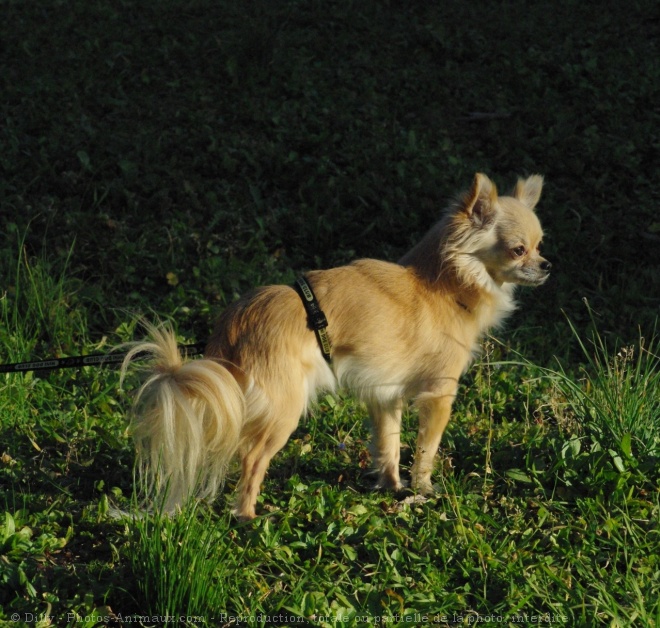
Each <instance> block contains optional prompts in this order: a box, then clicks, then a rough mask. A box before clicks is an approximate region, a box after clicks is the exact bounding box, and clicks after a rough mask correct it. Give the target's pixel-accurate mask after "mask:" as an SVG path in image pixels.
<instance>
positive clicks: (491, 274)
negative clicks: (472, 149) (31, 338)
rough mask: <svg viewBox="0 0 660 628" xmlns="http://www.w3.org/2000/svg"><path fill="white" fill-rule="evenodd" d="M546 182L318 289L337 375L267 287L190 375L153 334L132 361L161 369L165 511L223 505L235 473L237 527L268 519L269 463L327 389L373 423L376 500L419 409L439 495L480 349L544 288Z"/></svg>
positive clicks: (289, 294)
mask: <svg viewBox="0 0 660 628" xmlns="http://www.w3.org/2000/svg"><path fill="white" fill-rule="evenodd" d="M542 184H543V179H542V177H540V176H538V175H535V176H532V177H529V178H528V179H525V180H520V181H518V184H517V185H516V187H515V189H514V191H513V194H512V196H506V197H500V196H498V194H497V190H496V188H495V185H494V184H493V183H492V182H491V181H490V179H488V177H486V176H485V175H482V174H477V175H476V176H475V179H474V182H473V184H472V187H471V189H470V190H469V191H468V192H467V193H466V194H465V195H464V196H463V197H462V198H461V199H460V200H459V201H457V202H456V204H455V205H454V206H453V207H451V208H449V209H448V210H447V212H446V213H445V215H444V217H443V218H442V219H441V221H440V222H439V223H438V224H437V225H436V226H435V227H433V228H432V229H431V230H430V231H429V233H428V234H427V235H426V237H425V238H424V239H423V240H422V241H421V242H420V243H419V244H418V245H417V246H415V247H414V248H413V249H412V250H411V251H410V252H409V253H407V254H406V255H405V256H404V257H403V258H402V259H401V260H400V261H399V263H398V264H392V263H388V262H382V261H376V260H370V259H364V260H359V261H356V262H354V263H352V264H350V265H348V266H342V267H340V268H333V269H331V270H321V271H313V272H310V273H308V274H307V279H308V281H309V282H310V284H311V286H312V287H313V290H314V292H315V294H316V296H317V298H318V300H319V303H320V306H321V308H322V309H323V311H324V312H325V314H326V316H327V319H328V333H329V336H330V339H331V342H332V363H331V364H330V365H329V364H328V363H326V362H325V360H324V359H323V357H322V354H321V351H320V349H319V346H318V344H317V340H316V337H315V335H314V333H313V332H312V331H311V330H310V329H309V327H308V324H307V316H306V313H305V309H304V307H303V304H302V301H301V299H300V297H299V296H298V294H297V293H296V292H295V291H294V290H293V288H291V287H289V286H269V287H265V288H258V289H256V290H254V291H252V292H251V293H249V294H247V295H245V296H244V297H243V298H241V299H240V300H239V301H237V302H236V303H234V304H233V305H231V306H230V307H229V308H228V309H227V310H226V311H225V312H224V313H223V314H222V315H221V316H220V318H219V320H218V322H217V324H216V327H215V330H214V332H213V334H212V337H211V339H210V340H209V342H208V345H207V347H206V352H205V358H204V359H201V360H193V361H188V362H184V361H183V360H182V358H181V356H180V354H179V351H178V349H177V346H176V341H175V338H174V335H173V334H172V332H171V331H170V330H168V329H167V328H165V327H159V328H152V329H151V336H152V337H151V339H150V340H149V341H147V342H145V343H139V344H137V345H136V346H135V347H134V348H133V350H132V351H131V352H130V354H129V356H128V357H127V360H126V362H125V364H124V372H125V370H126V367H127V365H128V363H129V361H130V360H131V358H132V357H134V356H135V354H137V353H139V352H144V351H148V352H151V353H152V354H153V356H154V365H153V370H152V372H151V374H150V375H149V376H148V378H147V380H146V381H145V382H144V384H143V385H142V387H141V388H140V390H139V392H138V394H137V399H136V415H135V416H136V418H135V421H134V426H133V433H134V436H135V439H136V441H137V446H138V455H139V460H140V461H141V468H142V470H143V472H144V473H145V475H146V478H147V480H148V482H149V483H150V485H151V488H152V489H153V491H154V492H155V493H156V495H159V496H160V498H161V499H162V496H163V495H164V494H166V495H167V497H166V498H165V499H164V502H163V504H162V505H163V506H164V507H165V508H166V509H172V508H175V507H176V506H177V505H178V504H180V503H182V501H184V500H185V499H187V498H188V497H189V496H192V495H198V496H205V497H212V496H214V495H215V494H216V492H217V490H218V488H219V487H220V486H221V484H222V481H223V479H224V476H225V473H226V470H227V468H228V465H229V463H230V461H231V460H232V459H234V458H236V457H238V458H239V459H240V462H241V466H242V474H241V478H240V481H239V485H238V488H237V502H236V507H235V512H236V514H237V516H238V517H239V518H242V519H250V518H252V517H254V516H255V503H256V499H257V495H258V493H259V490H260V485H261V483H262V481H263V479H264V476H265V474H266V470H267V468H268V465H269V463H270V460H271V458H272V457H273V456H274V455H275V454H276V453H277V452H278V451H279V450H280V449H281V448H282V447H283V446H284V445H285V443H286V442H287V440H288V438H289V436H290V435H291V433H292V432H293V431H294V430H295V428H296V426H297V425H298V421H299V419H300V417H301V415H303V414H304V413H305V411H306V409H307V408H308V406H309V404H310V403H311V402H313V400H314V399H315V397H316V395H317V394H318V392H319V391H320V390H333V389H334V388H336V387H337V386H340V387H342V388H346V389H348V390H350V391H352V392H353V394H355V395H356V396H357V397H358V398H359V399H360V400H362V401H363V402H364V403H365V404H366V405H367V407H368V409H369V413H370V415H371V418H372V421H373V436H374V442H373V447H372V453H373V458H374V464H375V468H376V471H377V473H378V486H379V487H381V488H385V489H393V490H399V489H401V488H402V487H403V483H402V481H401V479H400V477H399V448H400V439H399V433H400V430H401V411H402V408H403V405H404V403H405V402H406V401H407V400H411V399H412V400H414V402H415V405H416V406H417V407H418V408H419V417H420V419H419V420H420V426H419V435H418V441H417V452H416V456H415V461H414V464H413V466H412V472H411V475H412V487H413V488H414V489H415V490H418V491H420V492H422V493H430V492H431V491H432V490H433V489H432V485H431V472H432V470H433V463H434V458H435V454H436V452H437V450H438V446H439V444H440V438H441V436H442V433H443V431H444V429H445V427H446V425H447V423H448V421H449V416H450V411H451V405H452V402H453V400H454V397H455V396H456V390H457V386H458V379H459V377H460V376H461V374H462V373H463V372H464V371H465V369H466V368H467V366H468V364H469V362H470V360H471V357H472V354H473V352H474V351H475V348H476V346H477V343H478V341H479V339H480V337H481V336H482V335H483V334H484V333H485V332H486V330H488V329H489V328H490V327H492V326H494V325H497V324H499V323H500V322H501V321H502V320H503V319H504V317H505V316H506V315H507V314H509V313H510V312H511V311H512V310H513V309H514V303H513V299H512V295H513V289H514V286H515V284H525V285H540V284H541V283H543V282H544V281H545V280H546V278H547V276H548V272H549V269H550V264H549V262H547V260H545V259H543V258H542V257H541V256H540V254H539V251H538V246H539V243H540V241H541V237H542V231H541V226H540V223H539V221H538V219H537V218H536V215H535V214H534V211H533V209H534V207H535V206H536V204H537V202H538V200H539V197H540V195H541V188H542Z"/></svg>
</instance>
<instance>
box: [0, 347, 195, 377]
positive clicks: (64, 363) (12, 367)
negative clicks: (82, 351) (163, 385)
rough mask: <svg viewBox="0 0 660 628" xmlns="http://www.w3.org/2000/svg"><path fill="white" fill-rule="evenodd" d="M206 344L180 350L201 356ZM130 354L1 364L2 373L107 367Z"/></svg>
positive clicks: (99, 354) (98, 354)
mask: <svg viewBox="0 0 660 628" xmlns="http://www.w3.org/2000/svg"><path fill="white" fill-rule="evenodd" d="M205 347H206V343H205V342H198V343H196V344H194V345H180V347H179V348H180V349H181V350H182V351H183V352H184V353H185V354H186V355H187V356H193V355H200V354H202V353H204V348H205ZM127 355H128V353H108V354H103V353H95V354H92V355H75V356H71V357H69V358H52V359H50V360H42V361H40V362H15V363H14V364H0V373H27V372H28V371H53V370H56V369H72V368H80V367H81V366H105V365H107V364H117V363H120V362H123V361H124V358H125V357H126V356H127ZM146 357H148V353H144V355H142V354H139V353H138V354H137V355H136V356H135V359H136V360H140V359H144V358H146Z"/></svg>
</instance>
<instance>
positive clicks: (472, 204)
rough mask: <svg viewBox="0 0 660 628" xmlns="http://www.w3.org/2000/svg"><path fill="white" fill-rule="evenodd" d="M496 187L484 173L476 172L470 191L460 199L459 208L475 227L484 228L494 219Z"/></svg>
mask: <svg viewBox="0 0 660 628" xmlns="http://www.w3.org/2000/svg"><path fill="white" fill-rule="evenodd" d="M496 204H497V188H496V187H495V184H494V183H493V182H492V181H491V180H490V179H489V178H488V177H487V176H486V175H485V174H481V173H480V172H478V173H477V174H475V175H474V181H473V182H472V187H471V188H470V191H469V192H467V193H466V194H465V196H464V197H463V198H462V200H461V208H462V210H463V211H464V212H465V213H466V214H467V215H468V217H469V218H470V221H471V222H472V224H473V225H474V226H475V227H477V228H485V227H487V226H488V225H490V224H491V223H492V222H493V220H494V219H495V212H496V211H497V210H496Z"/></svg>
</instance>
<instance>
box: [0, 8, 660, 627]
mask: <svg viewBox="0 0 660 628" xmlns="http://www.w3.org/2000/svg"><path fill="white" fill-rule="evenodd" d="M2 8H3V20H2V23H1V24H0V40H1V41H2V42H3V52H4V54H3V55H2V58H0V77H2V78H0V81H2V93H3V98H2V99H1V101H2V102H0V112H1V113H2V117H1V118H0V119H1V120H2V124H1V125H0V148H2V150H0V165H1V167H2V171H3V175H2V177H0V214H1V215H2V218H3V220H2V222H0V279H1V282H0V360H2V362H13V361H24V360H28V359H43V358H46V357H49V356H52V355H75V354H78V353H83V352H84V353H92V352H100V351H106V350H110V348H111V347H113V346H116V345H118V344H120V343H122V342H124V341H126V340H129V339H132V338H133V334H134V333H135V331H134V329H135V324H134V323H135V320H136V319H137V317H138V316H139V315H140V314H144V313H145V312H146V313H148V314H147V316H149V315H150V313H156V314H157V315H158V316H160V317H164V318H171V320H173V321H174V322H175V325H176V327H177V329H178V332H179V333H180V334H181V336H182V338H185V339H186V340H203V339H204V338H205V337H206V336H207V334H208V332H209V327H210V325H211V322H212V318H213V316H214V315H215V313H216V312H218V311H219V310H220V309H222V308H223V307H224V306H225V305H226V304H227V303H229V302H231V301H232V300H233V299H234V298H235V297H236V296H237V295H238V294H240V293H242V292H244V291H245V290H247V289H248V288H249V287H251V286H254V285H257V284H260V283H270V282H290V281H292V279H293V277H294V276H295V273H296V272H299V271H301V270H305V269H308V268H312V267H329V266H332V265H336V264H340V263H344V262H346V261H348V260H351V259H354V258H355V257H362V256H374V257H378V258H385V259H391V260H395V259H397V258H398V256H399V255H400V254H401V253H402V252H403V251H404V250H405V249H406V247H408V246H409V245H410V244H411V243H412V242H414V241H415V240H416V239H417V238H419V236H420V235H421V234H422V233H423V231H424V230H425V229H426V228H428V227H429V226H430V225H431V224H432V223H433V221H434V220H435V219H436V217H437V215H438V212H439V209H440V208H441V207H442V206H444V205H445V203H446V200H447V198H448V197H450V196H451V195H453V194H455V193H456V192H458V191H459V190H461V189H462V188H464V187H465V186H466V185H468V184H469V182H470V181H471V179H472V177H473V175H474V172H475V171H484V172H486V173H488V174H489V175H491V176H493V177H494V179H495V180H496V181H497V183H498V184H499V185H500V187H501V188H502V189H506V188H507V187H508V186H510V185H512V183H513V182H514V180H515V177H516V176H517V175H527V174H532V173H534V172H540V173H542V174H544V175H545V176H546V188H545V191H544V196H543V198H542V200H541V204H540V208H539V210H538V211H539V215H540V218H541V219H542V222H543V225H544V228H545V230H546V237H545V243H546V244H545V251H544V254H546V255H547V256H548V257H549V258H550V259H551V260H552V261H553V264H554V269H555V270H554V272H553V277H552V280H551V281H550V282H549V283H548V284H547V285H546V286H544V287H542V288H540V289H537V290H535V291H521V292H520V295H519V300H520V308H519V310H518V312H517V313H516V314H515V316H514V317H513V319H512V321H511V322H510V324H509V325H507V328H506V329H505V330H504V331H502V332H498V333H497V336H496V340H497V341H496V342H495V341H492V340H489V341H487V342H486V343H485V346H484V350H483V352H482V355H481V357H480V358H479V359H478V360H477V362H476V363H475V364H474V365H473V367H472V368H471V369H470V370H469V372H468V373H467V374H466V376H465V377H464V379H463V381H462V385H461V389H460V392H459V397H458V399H457V402H456V406H455V413H454V419H453V421H452V423H451V424H450V427H449V429H448V431H447V434H446V437H445V440H444V442H443V445H442V448H441V451H440V456H439V461H438V466H437V470H436V474H435V478H434V479H435V481H436V483H437V485H438V494H437V496H436V497H435V498H433V499H430V500H426V501H417V502H416V501H414V500H403V501H397V500H396V499H395V498H394V497H393V496H391V495H388V494H379V493H372V492H371V491H370V486H371V484H372V482H373V478H372V477H371V476H370V475H369V474H368V469H369V462H370V461H369V455H368V438H369V435H368V427H367V425H366V416H365V411H364V408H362V407H361V406H360V405H359V404H357V403H356V402H355V401H354V400H353V399H351V398H350V397H348V396H343V395H341V396H340V397H338V398H336V399H335V398H332V397H327V398H323V399H321V400H320V402H319V404H318V407H316V408H315V409H314V412H313V413H312V414H311V415H310V416H309V417H307V418H306V419H305V420H304V421H302V422H301V426H300V428H299V429H298V430H297V431H296V433H295V434H294V435H293V438H292V439H291V440H290V442H289V443H288V445H287V446H286V447H285V449H284V450H283V451H282V452H281V454H280V455H279V456H277V457H276V459H275V460H274V462H273V464H272V465H271V468H270V470H269V475H268V478H267V481H266V483H265V486H264V490H263V494H262V496H261V497H260V501H259V505H258V509H259V512H260V513H261V514H260V516H259V517H258V519H257V520H256V521H255V522H252V523H250V524H238V523H237V522H236V521H235V520H233V519H232V518H231V516H230V515H229V505H228V504H229V501H230V498H231V491H232V489H233V482H235V479H236V478H235V477H232V478H231V479H230V481H229V482H228V485H227V488H226V491H225V494H223V495H222V496H220V498H219V499H218V500H217V501H216V502H215V503H213V504H210V505H209V504H199V505H191V506H190V507H189V508H186V509H185V510H184V511H183V512H182V513H181V514H180V515H179V516H177V517H174V518H165V517H161V516H159V515H158V514H154V515H149V516H144V517H142V518H137V519H135V518H130V517H129V518H126V519H120V520H117V519H115V518H113V517H112V516H110V515H111V513H112V511H113V508H115V507H118V508H120V509H124V510H128V511H130V510H131V508H132V507H133V504H134V496H133V470H134V469H133V467H134V452H133V448H132V445H131V443H130V440H129V438H128V434H127V431H126V428H127V412H128V408H129V405H130V387H129V393H128V394H127V393H123V392H121V391H119V390H118V376H117V373H116V371H114V370H112V369H105V368H103V369H96V368H84V369H81V370H77V371H75V370H73V371H62V372H52V373H50V374H42V375H41V376H37V375H35V374H32V373H28V374H23V375H2V376H0V513H1V514H0V547H1V549H0V623H2V624H4V623H8V624H10V625H14V626H35V625H39V626H47V625H52V626H58V627H59V626H76V627H79V626H90V627H91V626H94V625H110V626H119V625H121V621H120V619H119V616H120V615H121V616H122V617H126V616H129V615H130V616H133V617H135V616H138V615H139V616H142V617H146V616H147V615H149V616H153V615H165V614H182V615H188V614H190V615H191V616H193V615H194V616H200V617H201V616H203V617H204V618H205V621H206V623H207V625H213V626H218V625H220V626H222V625H236V623H237V621H238V623H239V624H243V625H245V624H248V625H253V626H271V625H274V624H276V623H280V624H282V623H283V622H282V617H281V616H283V615H286V616H287V617H288V622H289V623H290V624H292V625H294V624H295V625H299V622H298V620H302V621H304V622H306V625H315V626H340V625H341V626H346V625H349V626H352V625H356V626H360V625H370V624H375V623H376V619H377V618H380V619H381V620H382V621H381V624H382V623H384V622H385V621H387V625H392V626H403V625H429V624H433V623H434V624H435V625H466V624H468V625H469V624H474V623H477V621H478V620H479V619H481V623H485V622H486V621H489V623H498V624H504V625H507V624H508V625H512V626H513V625H521V624H522V625H534V624H538V623H541V622H545V624H546V625H548V624H550V623H553V624H562V625H567V626H593V625H603V626H629V625H640V626H660V603H659V602H658V600H660V563H659V561H660V559H659V558H658V556H660V538H659V536H658V529H660V525H659V524H660V474H659V471H658V469H659V468H660V466H659V465H658V456H659V453H658V446H659V443H660V425H659V423H658V420H659V417H660V408H659V406H658V403H659V399H660V395H659V394H658V390H659V389H660V381H659V370H660V369H659V366H658V336H657V316H658V311H659V310H660V285H659V283H658V277H659V276H660V260H659V259H658V255H657V247H658V242H659V241H660V239H659V238H660V223H659V222H658V218H657V212H656V205H657V192H656V188H655V181H656V179H657V167H656V165H655V164H656V161H657V160H656V159H654V157H655V155H656V153H657V148H658V136H657V129H658V128H660V124H659V122H660V121H659V120H658V109H657V107H656V106H655V103H656V102H657V85H658V84H659V83H660V70H659V66H658V64H657V61H656V59H657V58H658V51H657V41H658V40H657V24H656V23H655V22H654V21H653V20H652V19H649V16H651V15H653V10H654V9H655V4H654V3H652V2H651V1H650V0H640V1H639V2H635V3H633V4H630V3H629V4H627V5H626V6H625V7H623V5H622V6H621V7H610V8H608V9H607V10H605V9H603V7H602V5H601V4H596V3H593V2H575V1H573V0H568V1H567V2H565V3H563V4H561V5H557V4H556V3H550V2H539V3H532V4H530V3H524V2H522V1H518V0H514V1H512V2H509V3H505V4H502V3H489V2H485V1H480V0H478V1H476V2H471V3H464V2H458V1H454V0H450V1H449V2H444V3H422V2H413V3H407V4H405V6H404V5H402V4H400V3H395V2H387V1H377V0H367V1H365V2H359V3H358V2H344V1H341V2H340V1H338V0H337V1H335V0H326V1H325V2H317V1H310V2H304V3H303V2H297V1H294V0H287V1H285V2H280V3H273V2H267V1H266V0H251V1H250V2H244V1H242V0H241V1H238V0H236V1H234V0H220V1H213V2H211V1H210V0H187V1H186V2H183V1H181V0H167V1H164V2H152V1H148V2H141V3H138V2H134V1H133V0H125V1H124V0H122V2H119V3H117V2H115V3H111V2H101V0H91V1H90V0H88V1H85V2H83V1H82V0H70V1H68V2H64V1H62V2H60V1H53V2H51V3H25V2H19V1H14V0H9V1H7V2H5V3H3V5H2ZM475 113H477V114H478V113H485V114H494V115H487V116H485V117H484V116H479V115H476V116H475V115H474V114H475ZM584 299H587V300H588V303H589V307H585V304H584ZM567 321H570V322H567ZM520 356H523V359H522V360H521V358H520ZM415 427H416V417H415V416H414V414H408V415H406V417H405V430H404V434H403V441H404V448H403V451H402V458H403V465H404V472H405V471H406V470H407V468H408V467H409V465H410V463H411V458H412V451H413V447H414V440H415ZM14 613H17V614H18V621H13V620H12V615H13V614H14ZM99 618H101V619H99ZM103 618H108V619H107V620H106V619H103ZM232 618H233V619H232ZM424 618H425V619H424ZM235 620H236V621H235ZM232 622H233V623H232ZM142 623H143V624H145V625H153V624H155V625H164V624H163V623H162V622H158V621H152V622H150V621H147V620H146V619H145V620H144V621H142ZM183 623H184V624H185V623H186V622H185V621H184V622H183ZM284 623H286V622H284ZM188 624H189V625H193V622H192V621H189V622H188ZM124 625H131V624H129V623H127V622H126V621H124ZM133 625H135V623H134V622H133ZM302 625H305V623H303V624H302Z"/></svg>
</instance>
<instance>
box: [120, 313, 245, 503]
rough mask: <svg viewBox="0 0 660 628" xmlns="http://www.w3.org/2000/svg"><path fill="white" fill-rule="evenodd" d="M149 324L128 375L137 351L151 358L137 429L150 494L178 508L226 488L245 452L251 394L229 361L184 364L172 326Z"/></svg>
mask: <svg viewBox="0 0 660 628" xmlns="http://www.w3.org/2000/svg"><path fill="white" fill-rule="evenodd" d="M146 327H147V331H148V332H149V339H148V340H147V341H145V342H140V343H136V344H134V345H133V346H132V348H131V350H130V351H129V352H128V353H127V355H126V358H125V359H124V363H123V365H122V372H121V379H122V381H123V379H124V376H125V374H126V370H127V368H128V366H129V364H130V363H131V361H132V360H133V359H134V358H135V357H136V356H137V355H138V354H139V355H143V354H145V353H146V354H149V355H151V356H152V361H151V365H150V373H149V375H148V377H147V379H146V381H145V382H144V383H143V384H142V386H141V387H140V389H139V390H138V392H137V394H136V396H135V401H134V406H135V412H134V413H133V421H132V425H131V431H132V434H133V437H134V439H135V442H136V446H137V455H138V468H139V472H140V478H141V480H142V484H143V487H144V489H145V492H146V493H147V497H148V499H149V500H153V502H154V505H155V506H156V507H157V508H162V509H163V510H164V511H166V512H171V511H173V510H175V509H176V508H177V507H179V506H181V505H182V504H183V503H184V502H185V501H186V500H187V499H189V498H190V497H192V496H197V497H201V498H212V497H214V496H215V494H216V493H217V491H218V489H219V488H221V486H222V484H223V482H224V478H225V475H226V473H227V468H228V465H229V462H230V461H231V460H232V459H233V458H234V456H235V454H236V452H237V450H238V446H239V436H240V432H241V425H242V423H243V420H244V417H245V398H244V396H243V392H242V390H241V388H240V386H239V384H238V382H237V381H236V379H235V378H234V376H233V375H232V374H231V373H230V372H229V371H228V370H227V369H226V368H225V367H224V366H222V364H219V363H218V362H216V361H213V360H208V359H199V360H190V361H185V360H184V359H183V358H182V356H181V353H180V351H179V348H178V346H177V341H176V337H175V335H174V333H173V331H172V330H171V329H170V328H169V327H167V326H164V325H161V326H159V327H155V326H153V325H146Z"/></svg>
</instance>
